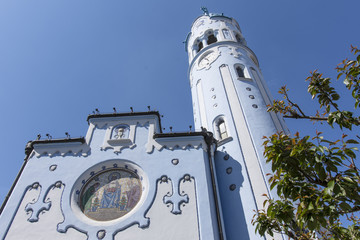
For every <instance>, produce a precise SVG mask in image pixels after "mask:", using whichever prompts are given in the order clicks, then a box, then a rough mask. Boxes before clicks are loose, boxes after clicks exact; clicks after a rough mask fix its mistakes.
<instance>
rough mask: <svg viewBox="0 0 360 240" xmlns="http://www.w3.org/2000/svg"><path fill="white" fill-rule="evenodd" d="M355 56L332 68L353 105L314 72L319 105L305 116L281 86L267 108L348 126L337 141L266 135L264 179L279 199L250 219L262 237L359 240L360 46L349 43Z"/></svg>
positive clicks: (311, 86) (310, 79) (312, 85)
mask: <svg viewBox="0 0 360 240" xmlns="http://www.w3.org/2000/svg"><path fill="white" fill-rule="evenodd" d="M352 52H353V53H354V56H355V59H354V60H347V59H346V60H344V61H343V62H342V63H340V64H339V65H338V66H337V68H336V70H337V71H338V76H337V78H338V80H339V79H343V82H344V84H345V87H346V89H347V90H348V91H349V93H350V95H351V97H350V99H352V100H353V106H354V109H353V110H352V111H348V110H345V109H342V107H340V105H341V104H340V102H339V100H340V95H339V93H338V91H337V90H336V89H335V88H334V87H333V84H332V83H331V79H330V78H325V77H323V75H322V74H321V73H318V72H317V71H314V72H312V73H311V76H310V77H308V78H307V81H308V82H309V86H308V92H309V93H310V95H311V96H312V98H313V99H316V100H317V104H318V107H319V110H318V111H317V112H316V113H315V114H314V115H307V114H305V113H304V112H303V110H302V109H301V107H300V106H299V105H298V104H296V103H295V102H294V101H292V100H291V99H290V97H289V95H288V90H287V88H286V87H282V88H281V89H280V91H279V93H280V94H282V96H283V100H275V101H274V102H273V105H272V106H269V109H268V110H269V111H273V112H276V113H280V114H282V115H283V116H284V117H285V118H294V119H310V120H313V121H321V122H325V123H327V124H328V125H330V126H331V127H332V129H334V128H335V127H336V126H338V127H339V128H340V130H341V131H342V130H345V129H347V132H349V133H350V134H348V135H354V136H353V137H350V136H348V135H346V134H345V133H344V132H342V133H341V135H342V136H339V140H336V141H331V140H327V139H325V138H324V136H323V134H322V133H321V132H316V134H315V136H314V137H310V136H305V137H301V136H300V134H299V133H296V134H295V135H294V136H290V135H286V134H284V133H278V134H274V135H272V136H269V137H266V138H265V142H264V146H265V151H264V156H265V158H266V159H267V162H268V163H271V165H272V171H273V174H272V175H271V177H270V180H269V183H270V186H271V189H274V188H275V189H276V191H277V194H278V196H279V199H270V198H268V199H267V200H266V201H265V202H264V209H263V210H260V211H258V212H257V213H256V214H255V216H254V219H253V224H255V225H256V231H257V232H258V233H259V234H260V235H262V236H264V235H265V234H269V235H271V236H273V234H274V233H275V232H278V233H283V234H284V235H286V236H288V237H289V238H291V239H301V240H303V239H343V240H345V239H346V240H347V239H360V220H359V218H358V216H359V213H360V172H359V168H358V165H359V163H358V162H356V153H357V150H358V149H357V145H358V144H359V142H358V139H359V136H358V135H356V131H355V130H354V127H355V126H358V125H359V124H360V117H359V116H358V115H357V114H356V112H355V111H356V110H357V108H358V107H359V103H360V65H359V63H360V54H359V53H360V50H359V49H358V48H356V47H352ZM354 138H355V139H354Z"/></svg>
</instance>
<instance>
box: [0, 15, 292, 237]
mask: <svg viewBox="0 0 360 240" xmlns="http://www.w3.org/2000/svg"><path fill="white" fill-rule="evenodd" d="M203 10H204V14H203V15H201V16H200V17H198V18H197V19H196V20H195V21H194V23H193V24H192V27H191V32H190V33H189V34H188V36H187V38H186V42H185V45H186V51H187V53H188V57H189V65H190V66H189V72H188V75H189V81H190V87H191V92H192V99H193V112H194V122H195V131H189V132H178V133H176V132H171V133H163V132H162V128H161V119H160V115H159V113H158V112H156V111H148V112H129V113H109V114H92V115H89V116H88V118H87V121H88V125H89V128H88V131H87V133H86V136H85V137H84V138H65V139H54V140H42V139H37V140H34V141H30V142H29V143H28V144H27V146H26V150H25V152H26V159H25V162H24V164H23V166H22V168H21V170H20V172H19V174H18V176H17V178H16V180H15V182H14V184H13V186H12V187H11V189H10V192H9V195H8V196H7V198H6V199H5V202H4V203H3V205H2V207H1V215H0V238H1V239H89V240H96V239H108V240H111V239H122V240H123V239H179V240H180V239H191V240H193V239H194V240H195V239H203V240H211V239H214V240H222V239H228V240H234V239H261V238H260V237H259V236H258V235H256V234H255V227H254V226H253V225H252V224H251V219H252V218H253V215H254V210H256V209H259V208H262V203H263V201H264V200H265V199H264V196H263V194H267V195H269V196H273V197H276V196H275V194H274V193H272V192H271V191H270V188H269V185H268V182H267V177H266V176H267V174H268V173H270V172H271V171H270V168H269V166H268V165H267V164H266V163H265V159H264V158H263V155H262V150H263V149H262V141H263V140H262V137H263V136H264V135H271V134H273V133H275V132H277V131H285V132H286V131H287V130H286V127H285V125H284V123H283V121H282V119H280V118H279V117H278V116H277V115H275V114H272V113H268V112H267V111H266V109H267V107H266V105H268V104H270V103H271V96H270V93H269V91H268V89H267V87H266V84H265V82H264V80H263V77H262V74H261V71H260V68H259V63H258V60H257V58H256V55H255V54H254V53H253V51H252V50H251V49H250V48H248V47H247V44H246V41H245V39H244V37H243V35H242V32H241V30H240V27H239V25H238V23H237V22H236V21H235V20H234V19H232V18H229V17H226V16H224V15H222V14H210V13H208V12H207V10H206V9H203ZM275 238H277V239H282V238H281V236H276V237H275Z"/></svg>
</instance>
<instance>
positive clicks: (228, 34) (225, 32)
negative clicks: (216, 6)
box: [222, 29, 231, 39]
mask: <svg viewBox="0 0 360 240" xmlns="http://www.w3.org/2000/svg"><path fill="white" fill-rule="evenodd" d="M222 32H223V34H224V38H225V39H231V35H230V32H229V30H227V29H223V30H222Z"/></svg>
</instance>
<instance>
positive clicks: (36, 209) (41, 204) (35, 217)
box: [25, 181, 62, 222]
mask: <svg viewBox="0 0 360 240" xmlns="http://www.w3.org/2000/svg"><path fill="white" fill-rule="evenodd" d="M39 187H40V188H41V189H40V195H39V197H38V199H37V200H35V201H34V202H30V203H28V204H27V205H26V207H25V211H26V212H28V213H29V212H31V214H30V217H29V218H28V221H29V222H37V221H39V215H40V213H41V212H43V211H49V210H50V208H51V201H50V200H49V199H46V196H47V195H48V193H49V192H50V190H52V189H54V188H61V187H62V183H61V182H60V181H58V182H55V183H53V184H51V185H50V186H48V187H46V186H45V187H43V186H41V185H40V184H39V183H38V182H35V183H33V184H32V185H31V186H29V188H33V189H37V188H39Z"/></svg>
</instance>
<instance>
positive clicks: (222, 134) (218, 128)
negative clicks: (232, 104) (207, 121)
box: [214, 116, 229, 141]
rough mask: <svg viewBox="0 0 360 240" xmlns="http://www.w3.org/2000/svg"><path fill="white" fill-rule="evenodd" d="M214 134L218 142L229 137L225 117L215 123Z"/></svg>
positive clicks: (219, 118)
mask: <svg viewBox="0 0 360 240" xmlns="http://www.w3.org/2000/svg"><path fill="white" fill-rule="evenodd" d="M214 132H215V137H216V139H217V140H219V141H221V140H224V139H226V138H228V137H229V133H228V131H227V128H226V123H225V120H224V117H222V116H221V117H218V118H217V119H216V120H215V121H214Z"/></svg>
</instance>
